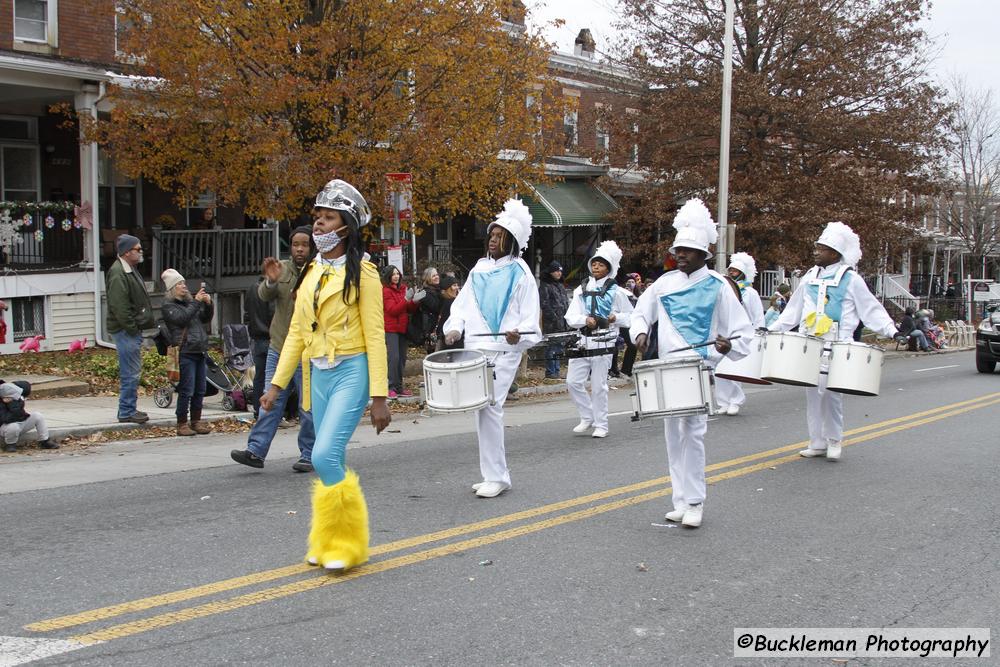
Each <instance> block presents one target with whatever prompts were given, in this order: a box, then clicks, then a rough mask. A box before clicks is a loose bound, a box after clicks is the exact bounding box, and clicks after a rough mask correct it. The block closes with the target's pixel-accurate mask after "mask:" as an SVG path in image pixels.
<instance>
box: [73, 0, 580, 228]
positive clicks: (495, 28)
mask: <svg viewBox="0 0 1000 667" xmlns="http://www.w3.org/2000/svg"><path fill="white" fill-rule="evenodd" d="M509 4H510V3H509V0H449V1H448V2H442V1H440V0H395V1H394V2H385V1H384V0H351V1H350V2H347V1H345V0H269V1H268V2H255V1H252V0H121V1H119V2H118V5H119V12H120V14H119V19H120V20H119V24H120V25H121V26H125V28H123V29H122V31H121V33H122V34H121V35H120V36H119V49H120V50H121V51H123V52H124V53H125V54H126V55H127V57H128V58H129V60H130V61H131V62H132V63H134V74H135V76H134V77H132V78H131V79H130V80H129V81H128V83H127V84H126V85H116V86H112V87H111V88H110V90H109V92H108V97H109V99H110V101H111V102H112V104H113V111H112V112H111V114H110V117H108V118H104V119H101V120H99V121H98V122H97V123H96V124H94V125H91V126H89V127H87V128H85V131H86V132H88V133H89V136H91V137H94V138H96V139H97V140H98V141H100V142H101V143H102V144H103V145H104V146H106V147H107V149H108V150H109V151H110V152H111V153H112V154H113V155H114V157H115V160H116V164H117V165H118V167H119V168H120V169H122V171H124V172H125V173H127V174H130V175H136V174H142V175H143V176H144V177H145V178H147V179H148V180H151V181H153V182H155V183H156V184H157V185H158V186H159V187H161V188H163V189H165V190H167V191H171V192H175V193H178V195H179V197H181V198H185V197H193V196H195V195H196V194H197V193H199V192H205V191H212V192H214V193H215V194H216V196H217V197H218V198H219V200H220V201H221V202H223V203H225V204H229V205H241V206H244V207H245V209H246V211H247V212H248V213H249V214H251V215H255V216H259V217H275V218H285V217H295V216H297V215H300V214H302V213H303V212H305V211H307V210H308V208H307V207H308V202H309V201H310V200H311V197H313V196H315V193H316V192H317V191H318V190H319V189H320V188H321V187H322V185H323V184H324V183H325V182H326V181H327V180H328V179H330V178H332V177H334V176H336V177H340V178H344V179H346V180H348V181H350V182H352V183H354V184H356V185H357V187H358V188H359V190H361V192H362V193H363V194H365V196H366V197H367V198H368V200H369V204H370V205H371V206H372V209H373V211H374V212H375V214H376V215H380V214H382V213H384V211H383V209H384V206H383V204H382V202H384V201H385V196H386V194H387V192H386V189H387V185H386V183H385V176H384V175H385V174H386V173H389V172H412V173H413V185H414V203H415V222H416V223H417V224H418V225H419V223H421V222H423V223H426V222H427V221H428V220H430V219H431V218H432V217H433V216H435V215H437V214H440V213H444V212H473V213H480V214H485V213H487V212H488V211H491V210H495V207H496V206H497V204H498V203H499V202H500V201H502V199H503V198H505V197H506V196H508V195H509V194H510V192H511V190H512V189H514V188H517V187H519V186H520V184H521V182H522V181H523V180H526V179H531V178H536V177H538V176H539V173H540V171H541V168H542V167H541V165H542V163H543V159H542V158H543V156H544V155H545V153H546V150H547V148H546V146H545V145H544V144H543V143H542V141H541V139H539V136H540V135H541V132H539V131H538V130H539V126H540V125H546V126H547V124H549V123H552V124H554V123H555V122H557V121H558V120H560V119H561V109H559V108H556V107H555V106H549V105H547V104H546V103H545V102H544V99H557V96H556V95H546V96H544V98H543V96H540V95H538V94H537V91H536V90H535V89H536V88H537V86H538V85H539V84H541V85H543V86H546V85H550V82H549V81H547V80H546V78H545V64H546V58H547V54H548V46H547V45H546V43H545V42H544V40H543V39H542V38H541V37H540V36H539V35H538V34H536V33H532V32H530V31H526V30H524V29H523V28H520V29H518V28H514V27H512V25H511V24H510V23H509V22H504V21H503V20H502V19H504V18H505V17H506V16H507V12H509V11H510V7H509ZM529 91H531V92H533V93H534V95H533V97H534V99H536V100H539V102H538V103H537V104H536V105H534V106H533V107H532V108H528V107H527V106H526V103H525V101H526V97H527V95H528V94H529Z"/></svg>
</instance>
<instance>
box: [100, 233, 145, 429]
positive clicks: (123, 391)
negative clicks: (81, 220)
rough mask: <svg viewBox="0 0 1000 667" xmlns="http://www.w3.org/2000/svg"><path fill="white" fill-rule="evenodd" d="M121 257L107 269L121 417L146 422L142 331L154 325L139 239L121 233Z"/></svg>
mask: <svg viewBox="0 0 1000 667" xmlns="http://www.w3.org/2000/svg"><path fill="white" fill-rule="evenodd" d="M115 250H116V252H117V253H118V261H116V262H114V263H113V264H112V265H111V267H110V268H109V269H108V275H107V299H108V316H107V330H108V333H109V334H111V337H112V339H113V340H114V341H115V347H116V348H118V372H119V386H118V421H120V422H132V423H134V424H144V423H146V422H147V421H149V415H147V414H146V413H145V412H140V411H139V410H137V409H136V404H137V403H138V400H139V380H140V378H141V374H142V332H143V330H146V329H152V328H153V327H154V326H155V324H156V323H155V320H154V319H153V306H152V304H150V302H149V294H147V293H146V285H145V283H144V282H143V280H142V276H140V275H139V272H138V271H137V270H136V267H137V266H139V264H141V263H142V244H141V243H140V241H139V239H137V238H136V237H134V236H130V235H128V234H122V235H121V236H119V237H118V238H117V240H115Z"/></svg>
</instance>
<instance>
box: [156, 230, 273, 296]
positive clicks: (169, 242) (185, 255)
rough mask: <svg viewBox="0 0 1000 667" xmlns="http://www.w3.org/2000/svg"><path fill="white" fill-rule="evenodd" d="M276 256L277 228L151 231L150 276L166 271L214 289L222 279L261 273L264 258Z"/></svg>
mask: <svg viewBox="0 0 1000 667" xmlns="http://www.w3.org/2000/svg"><path fill="white" fill-rule="evenodd" d="M277 256H278V232H277V228H276V227H270V228H266V229H208V230H176V231H175V230H166V229H158V228H155V227H154V228H153V275H154V276H159V275H160V273H161V272H162V270H163V269H164V268H166V267H170V268H174V269H177V270H178V271H179V272H180V273H181V274H183V275H184V277H186V278H187V279H189V280H203V281H205V282H208V283H210V284H211V285H213V286H215V285H218V284H220V283H221V281H222V279H223V278H227V277H231V276H246V275H256V274H258V273H260V266H261V263H262V262H263V261H264V258H265V257H277Z"/></svg>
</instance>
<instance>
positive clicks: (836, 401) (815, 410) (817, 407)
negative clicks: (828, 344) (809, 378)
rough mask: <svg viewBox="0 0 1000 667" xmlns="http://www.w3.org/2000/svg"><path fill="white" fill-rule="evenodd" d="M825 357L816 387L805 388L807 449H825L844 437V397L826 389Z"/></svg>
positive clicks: (828, 365)
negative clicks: (807, 428) (807, 429)
mask: <svg viewBox="0 0 1000 667" xmlns="http://www.w3.org/2000/svg"><path fill="white" fill-rule="evenodd" d="M829 369H830V364H829V363H828V361H827V359H826V357H823V363H822V365H821V366H820V370H821V371H822V372H821V373H820V376H819V386H818V387H807V388H806V420H807V421H808V423H809V449H826V448H827V447H828V446H830V445H831V444H833V445H838V444H840V441H841V440H842V439H843V437H844V397H843V395H842V394H839V393H837V392H835V391H828V390H827V388H826V382H827V378H828V377H829V376H828V375H827V374H826V371H828V370H829Z"/></svg>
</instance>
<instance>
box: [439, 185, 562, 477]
mask: <svg viewBox="0 0 1000 667" xmlns="http://www.w3.org/2000/svg"><path fill="white" fill-rule="evenodd" d="M511 201H515V202H516V203H517V204H518V205H520V207H522V208H524V211H523V214H518V215H527V224H525V223H524V222H523V217H522V218H520V219H515V216H512V215H508V213H509V209H511V206H512V205H511V202H508V203H507V204H506V206H505V212H504V213H501V214H500V216H499V217H498V219H497V221H496V222H494V223H492V224H491V227H492V225H493V224H496V225H500V226H502V227H504V228H505V229H508V231H511V233H512V234H513V235H514V237H515V238H516V239H517V242H518V246H519V247H520V248H521V249H523V248H524V247H525V245H526V244H527V241H528V236H530V233H531V232H530V228H531V227H530V226H531V216H530V215H529V214H527V207H524V205H523V204H521V203H520V202H519V201H517V200H511ZM539 317H540V308H539V305H538V288H537V286H536V284H535V279H534V276H533V275H532V273H531V269H530V268H529V267H528V265H527V264H526V263H525V262H524V260H523V259H521V258H520V257H513V256H504V257H501V258H500V259H492V258H490V257H484V258H482V259H480V260H479V261H478V262H477V263H476V265H475V266H474V267H472V270H471V271H470V272H469V277H468V279H467V281H466V285H465V287H464V288H463V289H462V290H461V291H460V292H459V293H458V296H457V297H456V298H455V301H454V303H452V306H451V316H450V317H449V318H448V321H447V322H445V323H444V327H443V330H444V331H445V332H450V331H458V332H463V331H464V332H465V348H466V349H470V350H480V351H482V352H483V353H484V354H485V355H486V358H487V360H489V361H490V362H491V363H493V364H494V365H495V367H494V369H493V371H494V377H495V379H494V381H493V396H494V404H493V405H487V406H486V407H484V408H481V409H479V410H477V411H476V435H477V436H478V438H479V468H480V471H481V472H482V475H483V481H484V482H496V483H499V484H501V485H502V486H503V487H504V488H505V489H509V488H510V486H511V481H510V470H509V469H508V468H507V456H506V451H505V449H504V425H503V405H504V402H505V401H506V400H507V392H508V390H509V389H510V385H511V384H512V383H513V382H514V377H515V376H516V375H517V369H518V366H519V365H520V363H521V354H522V352H523V351H524V350H527V349H528V348H530V347H533V346H534V345H536V344H537V343H539V342H541V340H542V336H541V332H540V331H539ZM505 331H520V332H522V333H521V339H520V341H518V343H517V344H516V345H510V344H508V343H507V341H506V338H505V337H504V335H503V332H505ZM486 333H489V334H498V335H496V336H478V335H477V334H486Z"/></svg>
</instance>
